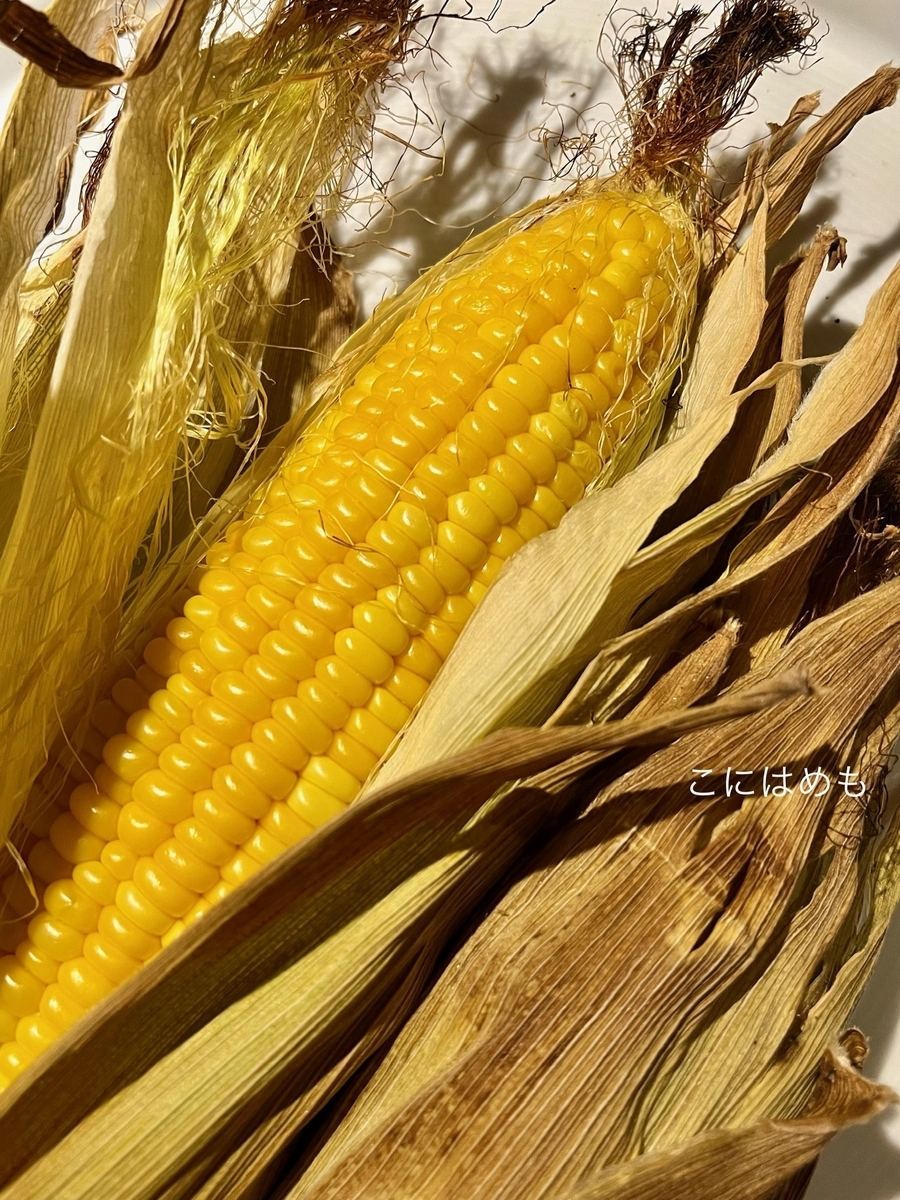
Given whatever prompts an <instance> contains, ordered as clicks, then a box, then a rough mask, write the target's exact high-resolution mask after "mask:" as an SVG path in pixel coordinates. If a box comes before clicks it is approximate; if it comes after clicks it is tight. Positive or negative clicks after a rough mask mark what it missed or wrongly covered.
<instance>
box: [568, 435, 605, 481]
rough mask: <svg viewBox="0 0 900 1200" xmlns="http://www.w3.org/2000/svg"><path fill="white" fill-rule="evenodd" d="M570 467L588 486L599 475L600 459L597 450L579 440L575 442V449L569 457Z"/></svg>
mask: <svg viewBox="0 0 900 1200" xmlns="http://www.w3.org/2000/svg"><path fill="white" fill-rule="evenodd" d="M569 465H570V466H571V467H572V469H573V470H574V471H575V473H576V474H577V475H578V477H579V478H580V479H581V481H582V482H583V483H584V484H585V485H587V484H588V483H590V482H591V481H592V480H594V479H596V478H597V475H598V474H599V471H600V458H599V456H598V454H597V452H596V450H594V449H592V448H591V447H590V446H589V445H588V444H587V443H586V442H583V441H581V440H580V439H579V440H577V441H576V442H575V447H574V449H573V450H572V453H571V454H570V455H569Z"/></svg>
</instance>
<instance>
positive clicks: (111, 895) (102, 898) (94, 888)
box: [50, 863, 119, 929]
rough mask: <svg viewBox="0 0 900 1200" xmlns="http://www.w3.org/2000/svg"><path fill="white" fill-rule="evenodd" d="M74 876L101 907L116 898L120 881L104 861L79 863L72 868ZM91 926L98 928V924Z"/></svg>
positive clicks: (78, 884) (86, 893)
mask: <svg viewBox="0 0 900 1200" xmlns="http://www.w3.org/2000/svg"><path fill="white" fill-rule="evenodd" d="M72 878H73V881H74V882H76V884H77V886H78V887H79V888H80V890H82V892H83V893H84V894H85V895H86V896H90V899H91V900H94V901H96V904H98V905H100V906H101V907H102V906H103V905H107V904H112V902H113V900H114V899H115V889H116V886H118V882H119V881H118V880H116V878H115V876H114V875H112V872H110V871H108V870H107V868H106V866H103V864H102V863H78V865H77V866H74V868H73V870H72ZM50 887H53V884H50ZM97 916H100V913H97ZM91 928H92V929H96V925H94V926H91Z"/></svg>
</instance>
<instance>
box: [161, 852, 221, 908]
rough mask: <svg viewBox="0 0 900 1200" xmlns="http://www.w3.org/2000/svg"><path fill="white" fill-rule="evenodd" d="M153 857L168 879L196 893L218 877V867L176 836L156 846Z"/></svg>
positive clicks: (200, 891) (205, 889)
mask: <svg viewBox="0 0 900 1200" xmlns="http://www.w3.org/2000/svg"><path fill="white" fill-rule="evenodd" d="M153 859H154V861H155V862H156V864H157V866H158V867H160V868H161V869H162V870H163V871H164V872H165V874H166V875H167V876H168V877H169V878H170V879H172V880H174V882H175V883H177V884H179V885H180V886H182V887H184V888H186V889H187V890H188V891H190V892H193V893H196V895H200V894H201V893H202V892H205V891H207V890H208V889H209V888H211V887H212V886H213V884H214V883H215V882H216V881H217V880H218V878H219V871H218V867H214V866H211V865H210V864H209V863H207V862H205V861H204V860H203V859H202V858H200V857H199V856H198V855H197V854H195V853H194V852H193V851H192V850H191V849H190V848H189V847H187V846H185V845H184V843H183V842H182V841H181V840H180V839H177V838H169V840H168V841H165V842H163V844H162V845H161V846H157V848H156V850H155V851H154V852H153ZM226 861H227V860H226ZM193 903H194V899H192V900H191V904H193ZM185 911H187V910H185Z"/></svg>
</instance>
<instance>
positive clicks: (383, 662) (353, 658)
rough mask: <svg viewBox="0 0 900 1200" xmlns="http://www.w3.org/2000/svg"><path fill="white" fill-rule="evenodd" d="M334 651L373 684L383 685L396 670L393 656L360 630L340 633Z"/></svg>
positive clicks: (335, 641)
mask: <svg viewBox="0 0 900 1200" xmlns="http://www.w3.org/2000/svg"><path fill="white" fill-rule="evenodd" d="M334 651H335V654H336V655H337V656H338V657H339V658H342V659H344V661H345V662H348V663H349V664H350V665H351V666H353V667H355V668H356V670H357V671H359V672H360V674H362V675H364V676H365V677H366V679H369V680H371V681H372V683H383V682H384V681H385V679H387V678H388V676H389V675H390V674H391V672H392V671H393V669H394V660H393V658H392V657H391V655H390V654H388V653H386V652H385V651H384V650H382V648H381V647H380V646H379V645H378V643H377V642H375V641H373V640H372V638H370V637H369V635H368V634H366V633H363V632H361V631H360V630H359V629H345V630H344V632H343V633H339V634H338V635H337V636H336V637H335V639H334ZM366 699H368V696H367V697H366Z"/></svg>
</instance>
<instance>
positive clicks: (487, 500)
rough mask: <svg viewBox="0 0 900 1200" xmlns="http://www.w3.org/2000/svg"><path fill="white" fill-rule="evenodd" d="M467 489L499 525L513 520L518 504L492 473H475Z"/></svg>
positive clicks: (510, 492) (509, 491)
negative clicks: (484, 506) (488, 510)
mask: <svg viewBox="0 0 900 1200" xmlns="http://www.w3.org/2000/svg"><path fill="white" fill-rule="evenodd" d="M501 457H503V456H501ZM530 482H531V481H530ZM531 486H532V488H533V486H534V485H533V482H531ZM469 491H470V492H471V493H472V494H473V495H474V496H477V497H478V499H479V500H481V501H482V503H483V504H485V505H486V506H487V508H489V509H490V511H491V512H492V513H493V514H494V517H495V518H496V520H497V522H498V523H499V524H500V525H505V524H506V523H507V522H508V521H511V520H513V518H514V517H515V515H516V513H517V511H518V508H519V504H518V501H517V500H516V497H515V496H514V495H513V493H512V491H511V490H510V489H509V488H508V487H507V486H506V485H505V484H503V483H501V482H500V480H499V479H497V478H495V477H494V476H492V475H477V476H476V477H475V478H474V479H473V480H472V481H471V482H470V483H469Z"/></svg>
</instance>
